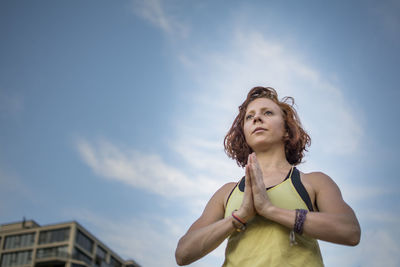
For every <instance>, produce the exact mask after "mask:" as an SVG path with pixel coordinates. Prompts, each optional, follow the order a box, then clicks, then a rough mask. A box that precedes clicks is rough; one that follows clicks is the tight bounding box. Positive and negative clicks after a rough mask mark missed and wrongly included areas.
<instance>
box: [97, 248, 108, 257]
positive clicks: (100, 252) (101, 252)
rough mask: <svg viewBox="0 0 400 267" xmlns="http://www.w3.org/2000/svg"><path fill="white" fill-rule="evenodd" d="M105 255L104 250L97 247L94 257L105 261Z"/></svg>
mask: <svg viewBox="0 0 400 267" xmlns="http://www.w3.org/2000/svg"><path fill="white" fill-rule="evenodd" d="M106 254H107V252H106V251H105V249H103V248H102V247H100V246H97V249H96V256H97V257H99V258H100V259H105V258H106Z"/></svg>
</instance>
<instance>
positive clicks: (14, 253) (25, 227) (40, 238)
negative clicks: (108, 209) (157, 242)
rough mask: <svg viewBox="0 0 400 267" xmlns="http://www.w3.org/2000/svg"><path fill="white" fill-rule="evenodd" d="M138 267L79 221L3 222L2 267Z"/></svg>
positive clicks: (1, 229) (0, 259)
mask: <svg viewBox="0 0 400 267" xmlns="http://www.w3.org/2000/svg"><path fill="white" fill-rule="evenodd" d="M17 266H18V267H92V266H93V267H138V266H140V265H138V264H137V263H136V262H135V261H134V260H127V261H125V260H123V259H122V258H121V257H120V256H118V254H116V253H115V252H113V251H112V250H111V249H110V248H108V247H107V246H106V245H104V244H103V243H102V242H101V241H99V240H98V239H97V238H96V237H95V236H93V235H92V234H90V233H89V231H87V230H86V229H85V228H83V227H82V226H81V225H80V224H78V223H77V222H74V221H73V222H66V223H59V224H52V225H45V226H40V225H39V224H37V223H36V222H35V221H33V220H29V221H25V220H24V221H21V222H16V223H10V224H2V225H0V267H17Z"/></svg>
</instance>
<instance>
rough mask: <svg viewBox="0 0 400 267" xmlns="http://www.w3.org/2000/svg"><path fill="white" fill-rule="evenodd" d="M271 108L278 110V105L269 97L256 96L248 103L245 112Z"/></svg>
mask: <svg viewBox="0 0 400 267" xmlns="http://www.w3.org/2000/svg"><path fill="white" fill-rule="evenodd" d="M267 108H268V109H272V110H280V107H279V106H278V105H277V104H276V103H275V102H274V101H272V100H271V99H269V98H265V97H262V98H257V99H254V100H253V101H251V102H250V103H249V105H248V106H247V109H246V113H249V112H255V111H257V110H260V109H267Z"/></svg>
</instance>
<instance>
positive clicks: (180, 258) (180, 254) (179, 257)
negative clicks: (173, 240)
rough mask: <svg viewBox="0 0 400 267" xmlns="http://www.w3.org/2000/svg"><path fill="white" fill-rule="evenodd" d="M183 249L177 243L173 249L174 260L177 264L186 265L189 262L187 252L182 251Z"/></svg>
mask: <svg viewBox="0 0 400 267" xmlns="http://www.w3.org/2000/svg"><path fill="white" fill-rule="evenodd" d="M184 251H185V249H182V248H181V247H180V246H179V245H178V247H177V248H176V251H175V261H176V263H177V264H178V265H179V266H183V265H188V264H190V263H191V262H190V261H189V260H188V257H187V254H186V253H185V252H184Z"/></svg>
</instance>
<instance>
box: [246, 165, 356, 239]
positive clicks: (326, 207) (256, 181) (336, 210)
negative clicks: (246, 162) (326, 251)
mask: <svg viewBox="0 0 400 267" xmlns="http://www.w3.org/2000/svg"><path fill="white" fill-rule="evenodd" d="M250 169H251V172H250V173H251V175H250V177H251V179H250V180H251V183H252V192H253V198H254V206H255V209H256V211H257V213H258V214H259V215H261V216H264V217H265V218H267V219H269V220H272V221H275V222H277V223H280V224H282V225H284V226H286V227H288V228H290V229H293V226H294V222H295V217H296V212H295V211H294V210H286V209H282V208H278V207H276V206H274V205H272V203H271V202H270V201H269V199H268V196H267V195H266V194H265V189H264V188H265V186H264V182H263V180H262V173H261V177H260V168H259V166H258V163H257V161H256V159H255V158H254V159H252V160H251V164H250ZM307 181H308V182H310V184H311V186H312V187H313V189H314V191H315V197H316V202H317V205H318V209H319V212H309V213H307V216H306V220H305V223H304V228H303V232H304V233H305V234H307V235H309V236H311V237H314V238H317V239H321V240H325V241H329V242H333V243H338V244H344V245H350V246H355V245H357V244H358V243H359V242H360V235H361V229H360V225H359V223H358V220H357V218H356V216H355V214H354V212H353V210H352V209H351V208H350V206H348V205H347V204H346V202H344V200H343V198H342V194H341V192H340V189H339V187H338V186H337V185H336V184H335V182H334V181H333V180H332V179H331V178H329V176H327V175H325V174H323V173H320V172H316V173H311V174H308V175H307ZM262 192H264V193H262Z"/></svg>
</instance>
